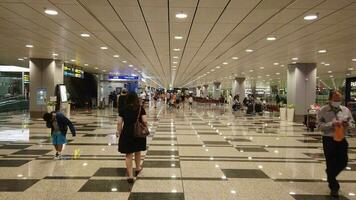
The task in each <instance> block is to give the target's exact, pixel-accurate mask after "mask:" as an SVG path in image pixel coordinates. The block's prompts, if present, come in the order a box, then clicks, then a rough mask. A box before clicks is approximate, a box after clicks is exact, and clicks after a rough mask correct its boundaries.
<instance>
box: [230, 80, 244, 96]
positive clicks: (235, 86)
mask: <svg viewBox="0 0 356 200" xmlns="http://www.w3.org/2000/svg"><path fill="white" fill-rule="evenodd" d="M235 95H239V97H240V99H239V100H240V102H242V101H243V99H244V98H245V78H244V77H236V78H235V80H234V81H233V82H232V96H235Z"/></svg>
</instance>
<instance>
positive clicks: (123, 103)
mask: <svg viewBox="0 0 356 200" xmlns="http://www.w3.org/2000/svg"><path fill="white" fill-rule="evenodd" d="M126 97H127V90H126V88H124V89H122V91H121V94H120V96H119V98H118V106H117V111H118V112H119V113H120V112H122V110H123V109H124V108H125V106H126Z"/></svg>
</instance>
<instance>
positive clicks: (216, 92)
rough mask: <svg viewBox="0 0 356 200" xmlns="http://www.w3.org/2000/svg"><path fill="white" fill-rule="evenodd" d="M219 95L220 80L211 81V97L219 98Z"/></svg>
mask: <svg viewBox="0 0 356 200" xmlns="http://www.w3.org/2000/svg"><path fill="white" fill-rule="evenodd" d="M220 95H221V82H214V83H213V99H219V98H220Z"/></svg>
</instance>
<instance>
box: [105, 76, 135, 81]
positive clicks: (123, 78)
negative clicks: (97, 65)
mask: <svg viewBox="0 0 356 200" xmlns="http://www.w3.org/2000/svg"><path fill="white" fill-rule="evenodd" d="M109 80H111V81H138V80H139V77H138V76H126V75H109Z"/></svg>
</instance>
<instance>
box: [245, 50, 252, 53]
mask: <svg viewBox="0 0 356 200" xmlns="http://www.w3.org/2000/svg"><path fill="white" fill-rule="evenodd" d="M245 51H246V52H247V53H251V52H253V50H252V49H246V50H245Z"/></svg>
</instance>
